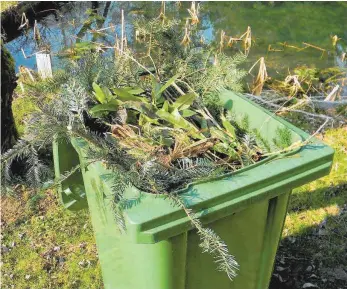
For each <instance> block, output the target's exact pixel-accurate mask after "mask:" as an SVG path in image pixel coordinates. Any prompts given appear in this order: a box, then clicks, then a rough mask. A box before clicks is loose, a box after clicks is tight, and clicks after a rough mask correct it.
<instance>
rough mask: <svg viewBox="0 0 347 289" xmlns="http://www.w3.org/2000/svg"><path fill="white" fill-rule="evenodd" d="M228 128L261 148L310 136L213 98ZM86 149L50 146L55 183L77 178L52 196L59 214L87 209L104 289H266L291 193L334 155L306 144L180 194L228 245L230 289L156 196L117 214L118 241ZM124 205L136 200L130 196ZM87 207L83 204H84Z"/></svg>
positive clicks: (234, 101)
mask: <svg viewBox="0 0 347 289" xmlns="http://www.w3.org/2000/svg"><path fill="white" fill-rule="evenodd" d="M220 98H221V99H222V101H224V102H225V105H226V106H227V107H228V108H229V109H231V110H232V113H233V114H234V115H235V118H236V119H239V120H241V119H242V118H244V117H245V116H246V115H247V116H248V117H247V118H248V122H249V127H250V129H258V131H260V133H261V135H262V137H263V138H265V139H266V140H267V141H268V142H269V143H271V142H273V140H274V138H276V131H277V130H278V129H284V128H287V131H290V134H291V139H292V143H295V142H298V141H305V140H307V139H308V138H310V136H309V135H308V134H306V133H305V132H303V131H302V130H300V129H298V128H296V127H294V126H293V125H291V124H290V123H288V122H286V121H284V120H283V119H281V118H279V117H276V116H274V115H273V113H270V112H268V111H266V110H265V109H263V108H261V107H260V106H258V105H256V104H255V103H253V102H251V101H250V100H248V99H247V98H246V97H244V96H242V95H240V94H236V93H233V92H230V91H225V92H222V93H221V95H220ZM86 145H87V144H86V142H85V141H83V140H81V139H73V140H72V142H71V144H67V143H64V142H58V141H56V142H54V144H53V151H54V161H55V172H56V176H57V177H59V176H60V173H61V172H63V171H66V170H68V169H71V168H72V167H74V165H76V164H78V163H79V162H80V163H81V164H82V169H81V172H80V171H78V172H76V173H75V174H74V175H73V176H72V177H71V178H69V179H67V180H65V181H64V182H63V183H62V185H61V187H60V189H59V192H60V194H61V199H62V201H63V204H64V205H65V207H67V208H69V209H72V210H77V209H81V208H87V207H88V208H89V212H90V215H91V219H92V224H93V229H94V234H95V238H96V244H97V249H98V254H99V259H100V264H101V269H102V274H103V280H104V286H105V288H106V289H212V288H215V289H227V288H232V289H267V288H268V285H269V282H270V277H271V273H272V269H273V264H274V259H275V255H276V250H277V246H278V243H279V240H280V237H281V232H282V228H283V223H284V220H285V216H286V212H287V207H288V200H289V196H290V193H291V190H292V189H293V188H295V187H298V186H301V185H303V184H305V183H307V182H310V181H313V180H315V179H317V178H319V177H322V176H324V175H326V174H328V173H329V171H330V168H331V165H332V159H333V154H334V151H333V149H331V148H330V147H329V146H327V145H325V144H324V143H322V142H321V141H319V140H317V139H315V138H310V139H309V142H307V143H306V145H304V146H300V147H297V149H295V150H294V151H291V152H289V153H288V152H287V153H284V154H283V155H281V156H280V157H278V156H269V157H268V158H266V159H264V160H262V161H260V162H258V163H256V164H254V165H251V166H248V167H246V168H243V169H241V170H239V171H237V172H235V173H231V174H227V175H224V176H221V177H218V178H213V179H210V180H209V181H201V182H196V183H193V184H190V185H189V186H187V187H186V188H185V189H182V190H180V191H179V193H180V195H181V196H182V198H183V199H184V200H185V201H186V203H188V204H189V207H190V208H192V209H193V211H194V212H197V213H199V214H200V216H201V217H200V219H201V221H202V223H203V224H204V225H205V226H207V227H209V228H211V229H213V230H214V231H215V232H216V233H217V234H218V235H219V236H220V237H221V238H222V239H223V241H225V243H226V244H227V245H228V248H229V252H230V253H231V254H233V255H234V256H235V258H236V260H237V262H238V263H239V266H240V267H239V271H238V276H236V277H235V278H234V280H233V281H231V280H230V279H228V277H227V275H226V274H225V273H224V272H220V271H218V270H217V269H216V264H215V263H214V261H213V257H212V256H211V255H209V254H207V253H202V251H201V248H200V247H199V243H200V240H199V236H198V234H197V232H196V230H194V229H193V228H192V225H191V222H190V220H189V218H188V217H187V215H186V214H185V212H184V211H183V210H182V209H181V208H179V207H175V206H173V205H172V204H171V202H170V201H169V200H168V199H167V198H165V197H163V196H160V195H159V196H158V195H153V194H150V193H146V192H142V193H141V199H140V201H139V202H137V203H136V204H135V205H132V206H128V207H127V208H126V209H125V210H124V219H125V227H126V230H125V232H121V231H120V230H119V229H118V227H117V224H116V220H115V217H114V210H113V206H112V196H113V193H112V189H111V184H110V182H109V177H108V176H109V174H111V173H112V172H111V171H108V170H107V169H106V168H105V167H104V166H103V164H102V163H101V162H95V163H92V164H88V163H87V161H86V157H85V152H84V148H85V146H86ZM125 195H126V197H127V198H128V199H130V200H131V199H134V200H136V199H138V197H139V191H138V190H137V189H136V188H135V187H129V188H128V189H127V191H126V193H125ZM86 200H87V203H86Z"/></svg>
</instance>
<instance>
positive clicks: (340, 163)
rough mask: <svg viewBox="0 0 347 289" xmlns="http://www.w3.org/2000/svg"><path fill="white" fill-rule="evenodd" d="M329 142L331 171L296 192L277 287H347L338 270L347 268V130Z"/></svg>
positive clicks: (328, 138)
mask: <svg viewBox="0 0 347 289" xmlns="http://www.w3.org/2000/svg"><path fill="white" fill-rule="evenodd" d="M323 139H324V141H325V142H326V143H328V144H329V145H330V146H332V147H333V148H334V149H335V156H334V163H333V166H332V170H331V173H330V174H329V175H328V176H326V177H323V178H321V179H319V180H317V181H314V182H311V183H309V184H307V185H305V186H302V187H300V188H298V189H296V190H294V192H293V194H292V197H291V201H290V205H289V211H288V214H287V218H286V222H285V225H284V230H283V234H282V241H281V244H280V247H279V250H278V252H277V257H276V266H275V274H274V277H273V279H272V286H271V287H270V288H271V289H272V288H273V289H282V288H283V289H284V288H293V289H296V288H302V286H303V285H304V284H305V283H312V284H314V285H317V286H318V287H319V288H321V289H328V288H329V289H330V288H346V287H345V286H346V282H347V279H339V278H343V277H342V276H338V274H337V273H336V272H338V270H339V268H341V266H342V267H344V268H345V269H346V268H347V207H345V209H344V206H346V205H347V127H345V128H340V129H331V130H328V131H327V132H326V133H325V134H324V137H323ZM276 268H279V269H278V270H277V269H276ZM307 268H312V270H307ZM278 276H280V277H278ZM346 276H347V274H346Z"/></svg>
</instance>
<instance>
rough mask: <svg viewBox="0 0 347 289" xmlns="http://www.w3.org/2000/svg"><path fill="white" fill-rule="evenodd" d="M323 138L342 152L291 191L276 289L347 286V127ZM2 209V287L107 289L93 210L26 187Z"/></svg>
mask: <svg viewBox="0 0 347 289" xmlns="http://www.w3.org/2000/svg"><path fill="white" fill-rule="evenodd" d="M321 138H323V139H324V141H325V142H326V143H328V144H329V145H331V146H332V147H334V148H335V150H336V154H335V159H334V164H333V168H332V171H331V173H330V175H329V176H327V177H324V178H322V179H320V180H317V181H315V182H312V183H310V184H307V185H305V186H303V187H301V188H298V189H296V190H295V191H294V192H293V194H292V198H291V202H290V207H289V212H288V216H287V219H286V222H285V227H284V231H283V238H282V241H281V245H280V248H279V251H278V254H277V257H276V265H275V271H274V276H273V278H272V285H271V288H273V289H275V288H276V289H281V288H293V289H296V288H303V286H304V285H305V284H306V286H311V287H304V288H323V289H328V288H331V289H338V288H346V283H347V278H346V275H347V273H346V272H345V271H344V270H345V269H347V234H346V233H347V206H346V205H347V201H346V200H347V182H346V179H347V128H346V127H345V128H340V129H330V130H327V131H326V132H325V133H324V135H322V136H321ZM344 205H345V207H344ZM1 208H2V210H1V217H2V220H1V222H2V233H1V238H2V287H1V288H3V289H7V288H21V289H26V288H28V289H29V288H30V289H34V288H69V289H70V288H93V289H95V288H97V289H99V288H103V285H102V277H101V272H100V267H99V263H98V257H97V252H96V246H95V241H94V237H93V232H92V227H91V223H90V220H89V215H88V212H87V211H79V212H76V213H73V212H69V211H66V210H64V209H63V208H62V206H60V204H59V202H58V199H57V194H56V192H55V191H52V190H49V191H46V192H45V193H42V194H39V195H37V194H35V193H34V192H33V191H32V190H28V189H26V188H24V187H22V186H21V185H18V186H17V187H15V188H14V195H13V196H3V197H2V200H1ZM307 284H308V285H307ZM312 286H318V287H312Z"/></svg>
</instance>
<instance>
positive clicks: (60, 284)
mask: <svg viewBox="0 0 347 289" xmlns="http://www.w3.org/2000/svg"><path fill="white" fill-rule="evenodd" d="M35 196H36V194H34V193H33V192H32V191H30V190H27V189H25V188H19V189H17V196H16V198H14V197H9V196H5V197H3V198H2V199H1V206H2V211H5V214H3V212H2V215H3V218H2V222H3V225H2V235H3V239H2V245H3V246H6V248H9V249H10V251H8V252H6V253H2V262H3V265H2V268H1V271H2V286H1V288H4V289H7V288H13V287H11V286H12V285H14V286H15V288H23V289H26V288H28V289H29V288H30V289H31V288H66V289H71V288H75V289H78V288H91V289H92V288H97V289H100V288H103V284H102V278H101V271H100V267H99V262H98V257H97V253H96V247H95V240H94V236H93V231H92V227H91V223H90V220H89V214H88V212H87V211H80V212H78V214H76V213H72V212H69V211H67V210H64V209H63V208H62V206H61V205H60V204H59V203H58V201H57V198H56V192H54V191H46V192H45V195H44V197H40V199H39V200H38V199H37V198H35ZM31 199H34V200H33V201H32V202H31V201H30V200H31ZM28 200H29V201H28ZM33 203H35V206H36V209H35V210H32V206H33ZM14 208H16V210H14ZM13 242H15V244H14V246H13V247H12V246H11V244H12V243H13Z"/></svg>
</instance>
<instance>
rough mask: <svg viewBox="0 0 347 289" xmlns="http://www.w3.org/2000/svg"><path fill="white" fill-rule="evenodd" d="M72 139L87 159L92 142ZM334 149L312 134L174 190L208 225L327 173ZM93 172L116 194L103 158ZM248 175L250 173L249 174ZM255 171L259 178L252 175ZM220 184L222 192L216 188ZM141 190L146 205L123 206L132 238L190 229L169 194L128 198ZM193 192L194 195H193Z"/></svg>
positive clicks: (142, 240) (131, 192)
mask: <svg viewBox="0 0 347 289" xmlns="http://www.w3.org/2000/svg"><path fill="white" fill-rule="evenodd" d="M223 93H225V94H226V95H231V94H233V97H235V96H236V97H239V98H240V99H242V100H243V101H246V102H248V103H249V104H251V105H252V106H253V107H255V108H257V109H259V110H261V111H263V112H265V113H266V114H267V115H269V117H271V118H273V119H275V120H276V121H277V122H280V123H281V124H283V125H284V126H286V127H287V128H289V129H290V130H291V131H292V132H294V133H295V134H297V135H298V136H299V137H300V138H301V140H302V141H305V140H307V139H308V138H309V137H310V135H309V134H307V133H305V132H304V131H302V130H301V129H299V128H297V127H295V126H294V125H292V124H290V123H288V122H287V121H285V120H283V119H282V118H280V117H278V116H276V115H274V114H273V113H271V112H269V111H267V110H265V109H264V108H262V107H261V106H259V105H257V104H255V103H254V102H252V101H251V100H249V99H248V98H246V97H244V96H243V95H241V94H238V93H233V92H229V91H226V92H223ZM71 143H72V145H73V146H74V148H75V149H76V151H77V152H78V153H79V155H80V160H81V163H83V161H84V157H83V146H84V145H87V143H86V142H85V141H84V140H81V139H77V138H74V139H72V140H71ZM333 153H334V150H333V149H332V148H330V147H329V146H327V145H325V144H324V143H323V142H321V141H320V140H318V139H316V138H312V144H307V145H305V146H302V147H299V148H296V149H294V150H292V151H289V152H287V153H283V154H280V155H274V156H270V157H268V158H266V159H264V160H262V161H259V162H257V163H255V164H252V165H250V166H247V167H245V168H242V169H240V170H237V171H235V172H231V173H227V174H223V175H221V176H217V177H212V178H206V179H202V180H198V181H195V182H191V183H189V184H187V185H186V186H185V187H184V188H182V189H179V190H177V191H175V193H177V194H180V196H181V198H183V199H185V200H186V203H187V205H189V207H190V208H192V209H193V210H194V212H196V214H197V215H198V216H200V217H201V219H202V221H203V222H204V223H209V222H212V221H214V220H216V219H219V218H222V217H225V216H228V215H230V214H232V213H235V212H237V211H239V210H242V209H243V208H245V207H246V206H248V205H249V204H251V203H254V202H258V201H261V200H264V199H265V198H271V197H275V196H277V195H279V194H280V193H281V192H283V193H284V191H285V190H287V191H288V190H290V189H292V188H294V187H297V186H300V185H302V184H304V183H306V182H308V181H310V180H313V179H315V178H317V177H321V176H323V175H325V174H327V173H328V172H329V171H330V168H331V165H332V158H333ZM297 155H298V157H297V160H296V156H297ZM278 156H280V157H278ZM283 167H285V169H283ZM88 170H93V171H94V172H95V175H99V177H100V178H101V179H102V180H103V182H102V183H103V190H104V191H105V195H106V196H110V195H112V190H111V184H110V183H109V181H107V180H106V178H103V176H104V175H107V174H110V171H108V170H107V169H106V168H105V167H104V166H103V165H102V164H101V162H96V163H92V164H89V165H88ZM248 173H249V174H250V176H248V175H247V174H248ZM252 174H253V175H255V176H256V177H254V176H251V175H252ZM247 176H248V177H247ZM250 179H252V180H250ZM226 182H227V183H228V184H226ZM216 188H217V189H218V192H216V191H215V190H216ZM139 194H141V195H143V196H144V198H143V200H142V201H141V204H139V205H138V206H134V207H131V208H128V209H125V210H124V215H125V221H126V227H127V231H128V235H129V236H130V239H129V240H132V241H134V242H137V243H155V242H158V241H161V240H164V239H166V238H168V237H171V236H175V235H177V234H179V233H181V232H184V231H187V230H188V229H189V228H191V224H190V220H189V218H188V217H187V215H186V214H185V213H184V211H183V210H182V209H181V208H179V207H174V206H172V204H170V202H169V201H168V200H167V196H165V195H154V194H152V193H148V192H143V191H139V190H138V189H136V188H134V187H132V188H129V189H128V190H127V192H126V194H125V197H127V196H129V197H133V196H134V195H139ZM196 195H197V196H196ZM192 196H195V197H193V198H192Z"/></svg>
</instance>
